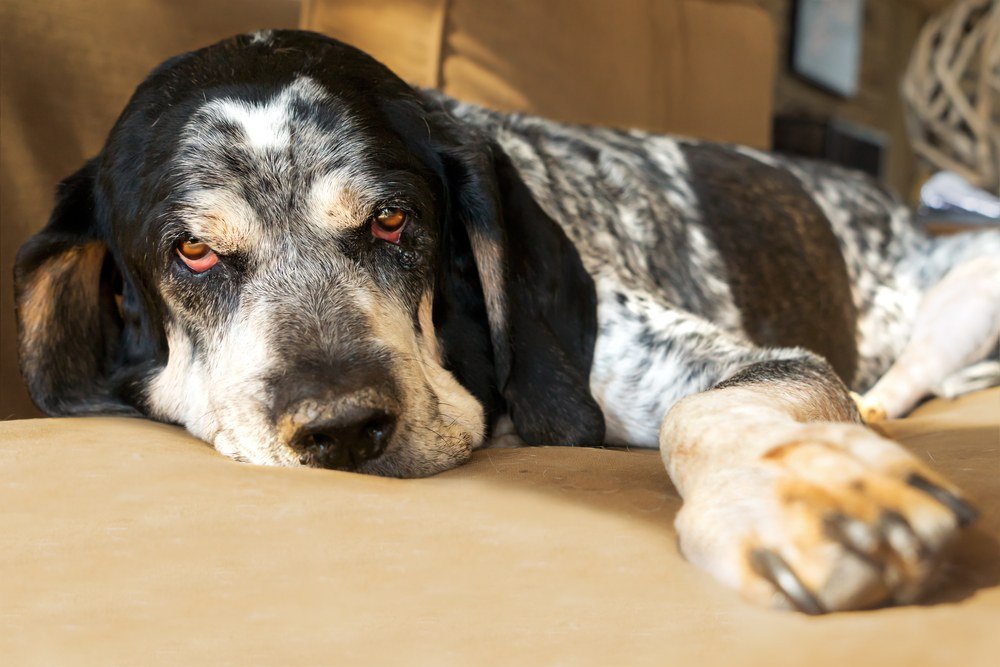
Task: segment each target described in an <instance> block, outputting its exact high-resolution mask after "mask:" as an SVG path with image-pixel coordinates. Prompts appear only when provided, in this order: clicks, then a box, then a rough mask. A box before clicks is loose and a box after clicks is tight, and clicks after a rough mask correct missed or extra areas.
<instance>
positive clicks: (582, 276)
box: [434, 114, 604, 445]
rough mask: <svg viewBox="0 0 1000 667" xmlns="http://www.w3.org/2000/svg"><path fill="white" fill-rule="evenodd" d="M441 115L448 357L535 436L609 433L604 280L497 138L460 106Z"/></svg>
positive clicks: (591, 437) (549, 439) (583, 441)
mask: <svg viewBox="0 0 1000 667" xmlns="http://www.w3.org/2000/svg"><path fill="white" fill-rule="evenodd" d="M442 115H443V114H442ZM434 122H435V125H437V126H438V127H437V130H438V131H439V132H441V133H442V134H443V136H444V138H445V139H444V142H443V143H444V145H443V146H439V149H438V150H439V154H440V155H441V159H442V162H443V168H444V172H445V175H446V178H445V180H446V188H447V190H448V193H447V202H448V208H449V210H448V211H447V214H446V220H447V222H446V224H445V227H446V228H445V230H444V240H443V244H442V253H443V255H444V256H443V257H442V266H443V267H444V269H443V275H442V277H441V278H440V279H439V282H440V283H441V284H440V285H439V287H438V295H437V297H436V301H435V310H436V320H437V321H438V322H439V323H440V326H439V329H438V330H439V337H440V338H441V340H442V347H443V348H444V350H445V354H446V356H447V361H448V362H449V365H450V366H451V367H452V368H453V369H454V371H455V373H456V375H458V378H459V380H460V381H461V382H462V383H463V384H464V385H465V386H467V387H469V388H470V390H471V391H473V393H474V394H476V396H477V398H479V399H480V400H482V401H484V403H485V404H486V405H487V409H488V412H492V413H493V414H494V415H495V414H496V413H497V412H498V411H499V410H500V409H503V408H506V410H507V411H508V412H509V414H510V416H511V418H512V420H513V422H514V426H515V427H516V429H517V431H518V434H519V435H520V436H521V438H522V439H524V440H525V441H526V442H528V443H530V444H552V445H559V444H562V445H596V444H601V443H603V441H604V417H603V415H602V413H601V410H600V408H599V407H598V405H597V402H596V401H595V400H594V397H593V395H592V394H591V393H590V389H589V376H590V365H591V362H592V359H593V351H594V341H595V339H596V335H597V312H596V310H597V308H596V306H597V297H596V292H595V288H594V283H593V280H592V279H591V278H590V276H589V274H587V272H586V271H585V270H584V267H583V264H582V262H581V261H580V257H579V255H578V254H577V252H576V249H575V248H574V246H573V244H572V243H571V242H570V240H569V239H568V238H567V237H566V235H565V233H564V232H563V230H562V229H561V228H560V227H559V225H558V224H556V222H555V221H553V220H552V219H551V218H550V217H549V216H548V215H547V214H546V213H545V212H544V211H543V210H542V209H541V207H540V206H539V205H538V203H537V202H536V201H535V199H534V197H533V196H532V194H531V192H530V191H529V190H528V187H527V186H526V185H525V183H524V182H523V181H522V180H521V177H520V175H519V174H518V172H517V170H516V169H515V167H514V165H513V164H512V163H511V161H510V159H509V158H508V156H507V155H506V154H505V153H504V152H503V150H502V149H501V148H500V147H499V146H498V145H497V144H496V143H494V142H492V141H489V140H488V139H486V138H484V137H482V136H481V135H479V134H478V133H474V132H471V131H469V130H467V129H464V128H462V127H460V126H457V123H456V121H454V120H452V119H450V117H447V116H446V117H444V118H441V117H440V116H437V115H435V116H434ZM442 124H444V125H445V127H444V128H441V125H442ZM449 124H450V127H449V126H448V125H449ZM438 304H440V307H438ZM484 330H486V331H484ZM490 357H491V359H490ZM487 359H489V362H486V361H485V360H487ZM490 365H491V366H492V369H491V370H492V373H490V372H489V370H488V369H489V366H490Z"/></svg>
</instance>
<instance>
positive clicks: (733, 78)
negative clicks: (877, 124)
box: [302, 0, 777, 148]
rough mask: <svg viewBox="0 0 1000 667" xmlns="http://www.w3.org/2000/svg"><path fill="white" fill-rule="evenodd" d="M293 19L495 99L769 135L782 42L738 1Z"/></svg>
mask: <svg viewBox="0 0 1000 667" xmlns="http://www.w3.org/2000/svg"><path fill="white" fill-rule="evenodd" d="M302 23H303V27H306V28H309V29H311V30H318V31H319V32H324V33H326V34H328V35H332V36H334V37H337V38H339V39H343V40H344V41H347V42H349V43H352V44H355V45H357V46H359V47H360V48H362V49H364V50H366V51H368V52H369V53H371V54H372V55H374V56H375V57H376V58H378V59H379V60H381V61H382V62H384V63H385V64H386V65H388V66H389V67H390V68H391V69H393V70H394V71H395V72H396V73H397V74H399V75H400V76H402V77H403V78H404V79H406V80H407V81H410V82H411V83H414V84H417V85H421V86H428V87H436V88H440V89H442V90H444V91H445V92H446V93H448V94H450V95H454V96H455V97H458V98H460V99H464V100H468V101H471V102H476V103H478V104H483V105H485V106H488V107H491V108H495V109H504V110H509V111H528V112H532V113H538V114H541V115H544V116H546V117H549V118H555V119H559V120H565V121H570V122H579V123H589V124H597V125H611V126H618V127H639V128H644V129H648V130H654V131H659V132H673V133H677V134H685V135H690V136H695V137H705V138H709V139H716V140H720V141H733V142H739V143H744V144H748V145H751V146H757V147H760V148H767V147H768V146H769V145H770V127H771V100H772V96H773V88H774V68H775V58H776V54H777V41H776V39H775V32H774V27H773V25H772V23H771V19H770V16H769V15H768V13H767V12H766V11H764V10H763V9H761V8H759V7H756V6H754V5H752V4H749V3H748V2H746V1H745V0H743V1H741V0H730V1H724V0H615V2H608V1H606V0H545V2H537V1H533V0H490V1H489V2H483V1H482V0H408V1H389V2H350V1H345V0H305V3H304V6H303V12H302Z"/></svg>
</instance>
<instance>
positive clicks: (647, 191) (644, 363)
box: [428, 93, 1000, 446]
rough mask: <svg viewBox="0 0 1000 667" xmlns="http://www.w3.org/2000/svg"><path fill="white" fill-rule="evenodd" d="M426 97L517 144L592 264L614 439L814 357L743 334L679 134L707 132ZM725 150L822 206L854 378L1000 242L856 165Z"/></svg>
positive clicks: (601, 374)
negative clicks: (627, 126) (721, 390)
mask: <svg viewBox="0 0 1000 667" xmlns="http://www.w3.org/2000/svg"><path fill="white" fill-rule="evenodd" d="M428 94H429V95H433V96H435V97H436V98H437V99H438V101H439V103H441V104H443V105H444V106H446V107H447V108H448V110H449V111H450V112H451V113H452V114H454V115H455V116H456V117H458V118H459V119H460V120H462V121H463V122H465V123H468V124H470V125H473V126H476V127H478V128H480V129H481V130H483V131H485V132H486V133H487V134H489V135H490V136H491V137H493V138H494V139H495V140H496V141H497V143H498V144H499V145H500V146H501V147H502V148H503V149H504V150H505V151H506V152H507V153H508V155H510V157H511V159H512V161H513V162H514V164H515V165H516V167H517V168H518V169H519V171H520V174H521V176H522V178H524V181H525V183H526V184H527V185H528V187H529V188H530V189H531V191H532V193H533V194H534V196H535V197H536V199H537V201H538V202H539V204H540V205H541V206H542V208H543V209H544V210H545V211H546V212H547V213H548V214H549V215H550V216H551V217H552V218H553V219H554V220H556V221H557V222H559V223H560V225H561V226H562V227H563V229H564V230H565V232H566V234H567V235H568V236H569V237H570V238H571V239H572V240H573V242H574V243H575V244H576V247H577V250H578V251H579V253H580V255H581V257H582V259H583V262H584V265H585V266H586V267H587V269H588V271H589V272H590V273H591V274H592V275H593V277H594V280H595V283H596V285H597V290H598V298H599V305H598V315H599V337H598V340H597V345H596V349H595V357H594V365H593V369H592V372H591V389H592V391H593V392H594V395H595V398H597V400H598V402H599V403H600V404H601V406H602V408H603V409H604V411H605V418H606V420H607V428H608V431H607V433H608V440H609V442H628V443H630V444H632V445H639V446H643V445H645V446H655V445H656V431H657V429H658V426H659V421H660V419H661V418H662V416H663V415H664V414H666V412H667V410H668V409H669V408H670V406H671V405H673V404H674V403H675V402H676V401H677V400H679V399H680V398H682V397H684V396H687V395H689V394H693V393H696V392H699V391H703V390H705V389H708V388H709V387H712V386H713V385H715V384H716V383H718V382H720V381H722V380H724V379H725V378H727V377H729V376H730V375H732V374H733V373H735V372H736V371H737V370H738V369H740V368H742V367H744V366H746V365H747V364H749V363H753V362H756V361H762V360H766V359H789V358H796V357H802V356H803V355H804V354H805V353H804V352H803V350H800V349H761V348H759V347H756V346H754V345H752V344H750V342H749V341H748V339H747V335H746V333H745V331H744V330H743V328H742V326H741V318H740V313H739V311H738V308H737V306H736V304H735V303H734V300H733V296H732V293H731V291H730V287H729V284H728V282H727V276H726V274H725V269H724V264H725V263H724V261H723V259H722V258H721V257H720V255H719V253H718V251H717V249H716V248H714V247H713V246H712V244H711V242H710V240H709V238H710V235H709V234H708V233H707V231H706V226H707V225H708V224H711V221H710V220H708V221H707V220H704V219H703V216H702V213H701V211H700V209H699V205H698V200H697V198H696V196H695V194H694V192H693V187H692V183H691V181H690V173H689V170H688V166H687V163H686V161H685V157H684V151H683V148H684V147H685V146H691V145H697V144H701V143H703V142H698V141H695V140H691V139H682V138H674V137H670V136H663V135H655V134H650V133H646V132H642V131H638V130H627V131H626V130H613V129H605V128H592V127H583V126H575V125H568V124H562V123H556V122H552V121H548V120H545V119H540V118H536V117H531V116H525V115H519V114H501V113H498V112H494V111H490V110H486V109H483V108H481V107H477V106H474V105H469V104H464V103H459V102H456V101H454V100H450V99H448V98H446V97H444V96H441V95H439V94H436V93H428ZM731 149H732V150H734V151H736V152H738V153H740V154H742V155H745V156H748V157H750V158H752V159H754V160H757V161H760V162H761V163H764V164H766V165H769V166H773V167H776V168H780V169H785V170H788V171H790V172H791V173H792V174H794V175H795V177H796V178H797V179H798V180H799V181H800V183H801V184H802V186H803V187H804V189H805V190H806V191H807V192H808V193H809V195H810V196H811V197H812V198H813V199H814V200H815V201H816V203H817V204H818V205H819V207H820V208H821V210H822V211H823V213H824V214H825V215H826V217H827V218H828V219H829V222H830V225H831V227H832V229H833V232H834V234H835V235H836V237H837V241H838V243H839V246H840V249H841V252H842V254H843V256H844V259H845V262H846V265H847V272H848V277H849V279H850V289H851V294H852V297H853V301H854V305H855V307H856V309H857V314H858V320H857V329H856V333H855V337H856V342H857V346H858V353H859V354H858V365H857V369H856V373H855V376H854V378H853V381H852V382H851V388H852V389H853V390H855V391H858V392H863V391H865V390H866V389H867V388H869V387H870V386H871V385H872V384H874V382H875V381H876V380H877V379H878V378H879V377H880V376H881V375H882V374H883V373H885V371H886V370H887V369H888V368H889V366H890V365H891V364H892V362H893V360H894V359H895V358H896V357H897V356H898V355H899V353H900V351H901V350H902V349H903V347H904V345H905V344H906V341H907V340H908V338H909V334H910V331H911V329H912V326H913V322H914V319H915V317H916V313H917V310H918V307H919V305H920V300H921V297H922V295H923V294H924V292H925V291H926V290H927V289H928V288H929V287H930V286H931V285H933V284H934V283H935V282H936V281H938V280H939V279H940V278H941V277H942V276H943V275H944V273H945V272H946V271H947V270H948V269H949V268H951V267H953V266H955V265H956V264H958V263H960V262H961V261H963V260H965V259H968V258H970V257H973V256H976V255H981V254H990V253H1000V234H997V233H981V234H965V235H960V236H956V237H951V238H948V239H944V240H932V239H929V238H927V237H926V236H925V235H924V234H923V233H921V232H920V231H918V230H917V229H916V228H915V227H914V226H913V225H912V223H911V220H910V213H909V211H908V209H907V208H906V207H905V206H903V205H902V204H901V203H900V202H899V201H898V200H897V199H896V198H895V197H894V196H893V195H892V194H890V193H889V192H887V191H886V190H885V189H884V188H882V187H881V186H879V185H878V184H877V183H875V182H874V181H873V180H872V179H870V178H868V177H867V176H865V175H863V174H860V173H858V172H853V171H850V170H846V169H841V168H838V167H835V166H831V165H827V164H821V163H817V162H812V161H807V160H801V159H794V158H789V157H785V156H779V155H774V154H769V153H763V152H760V151H757V150H753V149H749V148H744V147H735V146H734V147H731ZM806 356H808V355H806Z"/></svg>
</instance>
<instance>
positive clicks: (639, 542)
mask: <svg viewBox="0 0 1000 667" xmlns="http://www.w3.org/2000/svg"><path fill="white" fill-rule="evenodd" d="M998 414H1000V390H991V391H990V392H985V393H980V394H977V395H974V396H970V397H967V398H965V399H962V400H961V401H959V402H958V403H957V404H950V403H945V402H943V401H937V402H934V403H931V404H928V405H926V406H924V407H923V408H921V409H920V410H918V412H917V414H916V415H915V416H913V417H911V418H909V419H906V420H904V421H902V422H896V423H894V424H890V425H889V431H890V432H891V433H893V434H895V435H896V436H898V437H900V438H902V440H903V441H904V443H905V444H906V445H907V446H908V447H909V448H910V449H911V450H912V451H913V452H914V453H915V454H916V455H917V456H919V457H920V458H921V459H923V460H925V461H927V462H929V463H931V464H932V465H934V466H935V467H936V468H938V469H939V470H942V471H944V472H945V473H946V474H948V475H949V476H950V477H951V478H952V479H954V481H955V482H957V483H958V484H959V485H961V486H962V487H963V488H965V489H967V490H968V491H969V492H970V493H971V494H972V495H973V496H974V497H975V498H976V499H977V501H978V504H979V506H980V508H981V509H982V511H983V514H982V517H981V519H980V521H979V523H978V524H976V526H975V527H974V528H973V529H971V530H970V531H968V532H967V533H966V535H965V539H964V540H963V541H962V543H961V544H960V547H959V550H958V553H957V557H956V560H955V563H954V565H953V566H952V567H951V568H950V569H949V570H948V573H947V576H946V585H945V586H944V588H942V589H941V590H940V591H939V592H938V593H937V595H936V596H934V597H933V598H931V600H929V602H932V603H933V604H931V605H930V606H911V607H905V608H896V609H883V610H877V611H872V612H863V613H849V614H835V615H832V616H828V617H822V618H810V617H806V616H803V615H799V614H793V613H784V612H772V611H766V610H762V609H758V608H756V607H753V606H750V605H747V604H744V603H743V602H741V601H740V599H739V597H738V596H737V595H735V594H734V593H732V592H731V591H729V590H727V589H724V588H723V587H722V586H720V585H719V584H716V583H715V582H714V581H713V580H712V579H711V578H710V577H709V576H708V575H706V574H703V573H702V572H700V571H698V570H696V569H695V568H694V567H692V566H690V565H688V564H687V563H685V562H684V561H683V560H682V559H681V558H680V556H679V555H678V553H677V549H676V546H675V539H676V538H675V535H674V533H673V529H672V521H673V516H674V513H675V512H676V510H677V509H678V507H679V506H680V500H679V498H678V497H677V494H676V492H675V491H674V490H673V489H672V488H671V486H670V483H669V482H668V480H667V476H666V473H665V471H664V469H663V465H662V463H661V462H660V459H659V456H658V454H657V453H656V452H650V451H634V452H621V451H610V450H598V449H574V448H547V447H539V448H526V449H519V450H494V451H490V450H487V451H480V452H478V453H477V454H476V455H475V457H474V459H473V461H472V463H470V464H469V465H467V466H464V467H462V468H459V469H457V470H453V471H451V472H448V473H445V474H442V475H439V476H437V477H434V478H430V479H424V480H392V479H382V478H372V477H364V476H361V475H352V474H348V473H339V472H330V471H322V470H313V469H302V468H298V469H288V468H285V469H280V468H261V467H255V466H249V465H241V464H237V463H234V462H232V461H229V460H227V459H225V458H223V457H222V456H220V455H219V454H217V453H215V452H214V451H213V450H212V449H210V448H209V447H208V446H206V445H205V444H203V443H201V442H199V441H197V440H194V439H193V438H191V437H190V436H188V435H186V434H185V433H184V432H183V431H181V430H180V429H178V428H173V427H169V426H163V425H161V424H154V423H152V422H148V421H143V420H128V419H110V418H92V419H72V420H54V419H48V420H35V421H10V422H6V423H0V497H2V499H3V500H2V502H3V510H2V511H0V656H2V658H0V662H2V663H4V664H8V665H251V664H253V665H392V664H420V665H472V664H487V665H491V664H498V665H521V664H528V665H559V664H563V665H578V664H592V665H644V664H649V665H653V664H656V665H663V664H673V665H691V666H705V667H716V666H718V667H729V666H731V665H753V664H757V665H767V666H768V667H780V666H782V665H788V666H790V667H791V666H794V667H802V666H803V665H808V666H810V667H845V666H847V667H849V666H851V665H878V666H879V667H895V666H897V665H898V666H900V667H924V666H928V665H940V666H942V667H980V666H981V667H986V666H987V665H995V664H996V656H997V653H998V651H1000V636H998V633H997V628H998V627H1000V588H998V587H997V584H998V580H1000V557H998V551H997V539H998V537H1000V486H998V484H997V473H998V472H1000V470H998V463H1000V458H998V457H1000V429H998V426H997V415H998ZM719 427H720V428H725V427H726V426H725V422H724V421H720V425H719Z"/></svg>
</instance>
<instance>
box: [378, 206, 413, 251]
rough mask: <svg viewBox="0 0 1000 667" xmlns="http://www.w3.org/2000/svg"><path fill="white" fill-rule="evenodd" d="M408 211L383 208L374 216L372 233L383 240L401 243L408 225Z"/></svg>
mask: <svg viewBox="0 0 1000 667" xmlns="http://www.w3.org/2000/svg"><path fill="white" fill-rule="evenodd" d="M406 221H407V215H406V212H405V211H403V210H402V209H398V208H383V209H382V210H380V211H379V212H378V213H376V214H375V216H374V217H373V218H372V234H374V235H375V236H376V237H377V238H380V239H382V240H383V241H389V242H390V243H399V237H400V235H402V233H403V227H405V226H406Z"/></svg>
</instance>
